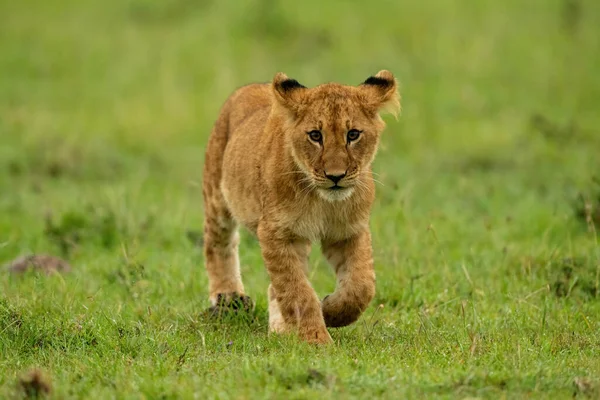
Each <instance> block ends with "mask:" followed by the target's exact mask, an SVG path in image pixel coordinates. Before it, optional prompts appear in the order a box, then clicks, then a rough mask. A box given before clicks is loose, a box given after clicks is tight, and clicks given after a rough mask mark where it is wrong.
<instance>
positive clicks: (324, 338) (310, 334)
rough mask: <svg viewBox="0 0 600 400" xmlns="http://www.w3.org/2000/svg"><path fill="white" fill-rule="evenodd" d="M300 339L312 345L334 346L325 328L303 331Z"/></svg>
mask: <svg viewBox="0 0 600 400" xmlns="http://www.w3.org/2000/svg"><path fill="white" fill-rule="evenodd" d="M300 338H301V339H303V340H305V341H307V342H308V343H312V344H333V339H332V338H331V335H330V334H329V332H327V328H325V327H324V326H323V327H320V328H314V329H302V330H301V331H300Z"/></svg>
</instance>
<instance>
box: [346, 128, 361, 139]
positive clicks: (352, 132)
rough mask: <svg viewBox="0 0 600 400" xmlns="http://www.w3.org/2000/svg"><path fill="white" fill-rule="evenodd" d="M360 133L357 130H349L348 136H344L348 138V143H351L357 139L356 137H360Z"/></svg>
mask: <svg viewBox="0 0 600 400" xmlns="http://www.w3.org/2000/svg"><path fill="white" fill-rule="evenodd" d="M360 133H361V132H360V131H359V130H358V129H350V130H349V131H348V134H347V135H346V137H347V138H348V141H349V142H353V141H355V140H356V139H358V137H359V136H360Z"/></svg>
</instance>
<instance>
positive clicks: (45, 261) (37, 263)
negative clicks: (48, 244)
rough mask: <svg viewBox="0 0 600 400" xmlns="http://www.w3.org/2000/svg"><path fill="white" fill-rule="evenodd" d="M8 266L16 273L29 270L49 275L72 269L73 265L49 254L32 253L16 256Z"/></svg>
mask: <svg viewBox="0 0 600 400" xmlns="http://www.w3.org/2000/svg"><path fill="white" fill-rule="evenodd" d="M6 268H7V269H8V270H9V271H10V272H12V273H15V274H22V273H25V272H27V271H29V270H32V271H39V272H43V273H45V274H47V275H50V274H53V273H56V272H59V273H65V272H70V271H71V265H70V264H69V263H68V262H66V261H65V260H63V259H61V258H58V257H54V256H51V255H47V254H31V255H28V256H22V257H19V258H16V259H15V260H13V261H11V262H10V263H8V264H7V265H6Z"/></svg>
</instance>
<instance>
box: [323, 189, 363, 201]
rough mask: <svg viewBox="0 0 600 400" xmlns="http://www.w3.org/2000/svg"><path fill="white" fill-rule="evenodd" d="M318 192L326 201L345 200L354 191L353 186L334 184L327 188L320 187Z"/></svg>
mask: <svg viewBox="0 0 600 400" xmlns="http://www.w3.org/2000/svg"><path fill="white" fill-rule="evenodd" d="M318 193H319V194H320V195H321V197H322V198H324V199H325V200H328V201H340V200H345V199H347V198H349V197H350V196H352V193H354V188H352V187H350V186H339V185H334V186H330V187H328V188H322V189H319V190H318Z"/></svg>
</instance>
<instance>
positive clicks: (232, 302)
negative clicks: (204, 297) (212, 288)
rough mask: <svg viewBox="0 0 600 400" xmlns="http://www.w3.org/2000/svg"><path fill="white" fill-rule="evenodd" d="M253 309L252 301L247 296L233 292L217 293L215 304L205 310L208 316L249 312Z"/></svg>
mask: <svg viewBox="0 0 600 400" xmlns="http://www.w3.org/2000/svg"><path fill="white" fill-rule="evenodd" d="M253 310H254V302H253V301H252V299H251V298H250V297H249V296H246V295H243V294H242V295H240V294H238V293H236V292H233V293H219V294H218V295H217V300H216V302H215V305H213V306H211V307H209V308H208V310H206V314H207V315H208V316H210V317H220V316H222V315H230V314H238V313H250V312H252V311H253Z"/></svg>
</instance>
